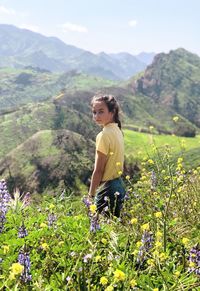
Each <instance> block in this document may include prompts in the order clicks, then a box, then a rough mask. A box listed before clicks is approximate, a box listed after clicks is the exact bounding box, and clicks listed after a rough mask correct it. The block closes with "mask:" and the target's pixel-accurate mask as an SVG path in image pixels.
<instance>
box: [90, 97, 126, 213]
mask: <svg viewBox="0 0 200 291" xmlns="http://www.w3.org/2000/svg"><path fill="white" fill-rule="evenodd" d="M91 105H92V113H93V119H94V121H95V122H96V123H97V124H98V125H100V126H102V127H103V129H102V131H101V132H100V133H99V134H98V135H97V137H96V155H95V165H94V171H93V174H92V178H91V185H90V189H89V193H88V197H89V198H93V197H94V196H95V204H96V206H97V211H98V212H99V213H100V212H102V210H104V211H105V212H106V213H107V214H108V215H109V214H110V213H112V214H113V215H115V216H117V217H119V216H120V210H121V208H122V203H123V200H124V196H125V189H124V185H123V183H122V179H121V175H122V172H123V164H124V140H123V134H122V131H121V122H120V120H119V105H118V102H117V101H116V99H115V98H114V97H113V96H111V95H108V96H94V97H93V99H92V102H91Z"/></svg>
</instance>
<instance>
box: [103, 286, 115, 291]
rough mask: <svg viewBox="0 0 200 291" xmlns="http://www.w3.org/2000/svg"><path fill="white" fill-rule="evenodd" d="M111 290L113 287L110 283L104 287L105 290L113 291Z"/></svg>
mask: <svg viewBox="0 0 200 291" xmlns="http://www.w3.org/2000/svg"><path fill="white" fill-rule="evenodd" d="M113 290H114V288H113V286H112V285H109V286H108V287H107V288H106V289H105V291H113Z"/></svg>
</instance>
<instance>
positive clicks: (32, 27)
mask: <svg viewBox="0 0 200 291" xmlns="http://www.w3.org/2000/svg"><path fill="white" fill-rule="evenodd" d="M19 27H20V28H25V29H28V30H31V31H34V32H38V31H39V30H40V29H39V26H36V25H29V24H22V25H20V26H19Z"/></svg>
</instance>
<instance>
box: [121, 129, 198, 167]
mask: <svg viewBox="0 0 200 291" xmlns="http://www.w3.org/2000/svg"><path fill="white" fill-rule="evenodd" d="M123 132H124V138H125V152H126V155H127V157H130V156H131V158H133V159H134V160H135V161H137V162H139V163H141V161H143V159H153V158H154V156H156V155H157V153H158V151H159V152H160V153H161V154H162V153H164V152H165V151H166V150H169V151H170V155H172V159H175V158H178V157H179V156H181V157H183V158H184V164H185V166H186V167H187V168H188V169H189V168H192V167H198V166H199V165H200V159H199V156H200V135H198V136H196V137H195V138H188V137H187V138H186V137H179V136H175V135H153V134H147V133H140V132H135V131H131V130H128V129H124V130H123Z"/></svg>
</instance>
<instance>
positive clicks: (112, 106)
mask: <svg viewBox="0 0 200 291" xmlns="http://www.w3.org/2000/svg"><path fill="white" fill-rule="evenodd" d="M95 101H103V102H105V104H106V106H107V107H108V110H109V112H113V113H114V122H115V123H117V124H118V126H119V128H120V129H121V128H122V126H121V121H120V119H119V103H118V102H117V100H116V99H115V97H114V96H112V95H95V96H94V97H93V98H92V101H91V105H93V103H94V102H95Z"/></svg>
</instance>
